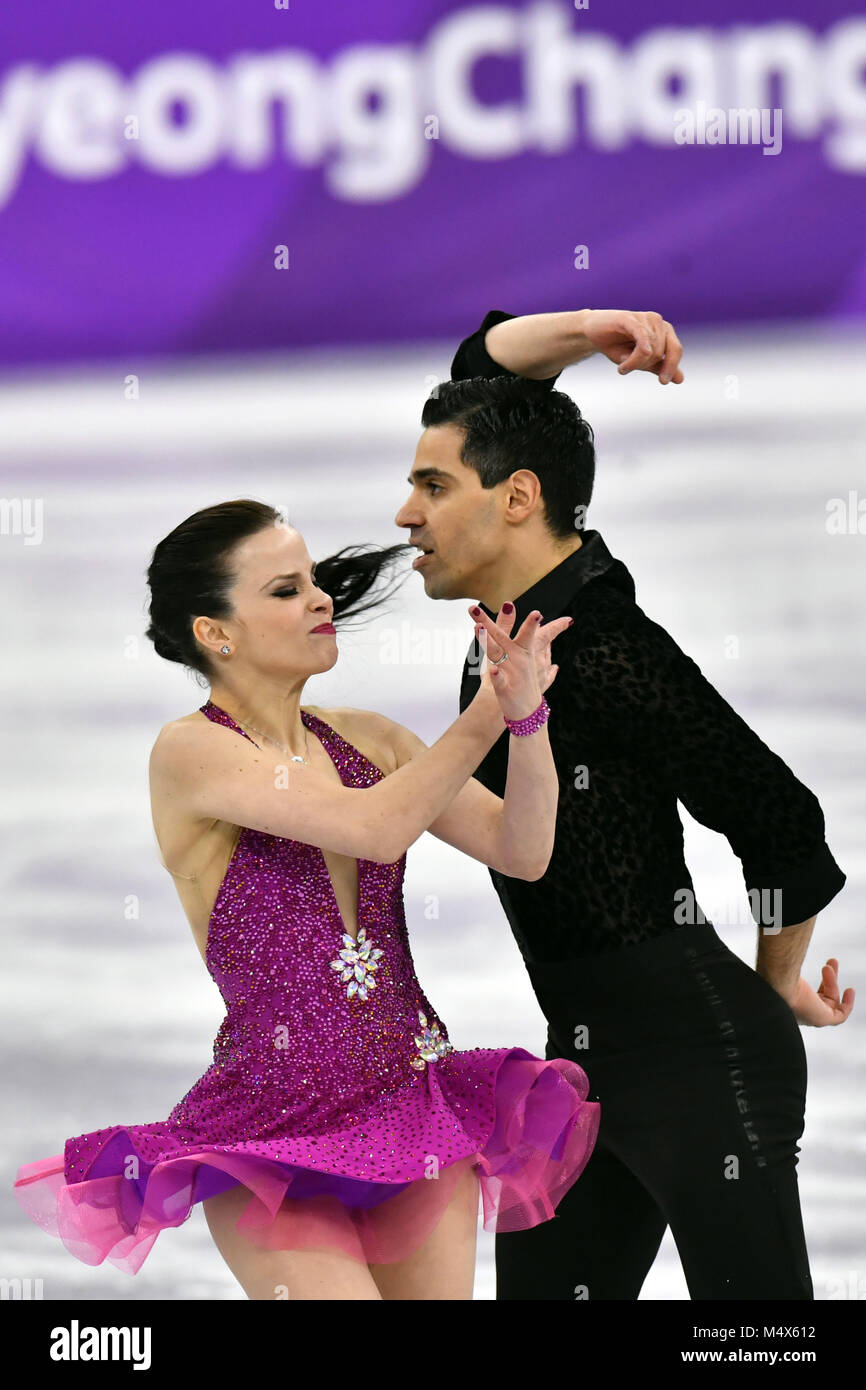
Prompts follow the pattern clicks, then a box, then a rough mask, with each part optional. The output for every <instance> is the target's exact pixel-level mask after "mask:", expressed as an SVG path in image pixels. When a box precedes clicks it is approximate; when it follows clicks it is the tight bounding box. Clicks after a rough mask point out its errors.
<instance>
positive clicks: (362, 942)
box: [331, 927, 384, 999]
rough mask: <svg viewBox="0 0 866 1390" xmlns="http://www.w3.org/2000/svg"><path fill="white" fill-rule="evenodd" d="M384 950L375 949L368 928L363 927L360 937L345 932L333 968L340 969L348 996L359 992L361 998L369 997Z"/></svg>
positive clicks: (341, 981) (350, 996)
mask: <svg viewBox="0 0 866 1390" xmlns="http://www.w3.org/2000/svg"><path fill="white" fill-rule="evenodd" d="M382 955H384V952H383V951H380V950H378V949H376V950H374V949H373V943H372V941H370V940H368V938H367V929H366V927H362V928H361V930H360V931H359V932H358V939H357V941H356V940H355V938H354V936H350V935H349V933H348V932H344V933H343V950H342V951H341V952H340V954H339V956H338V957H337V959H336V960H332V961H331V969H332V970H339V972H340V983H341V984H344V985H346V998H347V999H351V998H352V996H353V995H355V994H357V996H358V998H359V999H366V998H367V991H368V990H371V989H373V988H374V987H375V984H376V981H375V978H374V973H375V971H377V970H378V969H379V958H380V956H382Z"/></svg>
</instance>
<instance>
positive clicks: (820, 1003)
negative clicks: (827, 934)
mask: <svg viewBox="0 0 866 1390" xmlns="http://www.w3.org/2000/svg"><path fill="white" fill-rule="evenodd" d="M789 1003H790V1005H791V1008H792V1009H793V1011H794V1017H795V1018H796V1020H797V1022H798V1023H805V1024H807V1025H810V1026H811V1027H813V1028H826V1026H827V1024H834V1023H844V1022H845V1020H846V1018H847V1017H848V1015H849V1014H850V1012H851V1010H852V1009H853V1007H854V990H853V989H851V988H850V987H849V988H848V989H846V991H845V993H844V994H843V995H842V997H841V999H840V997H839V962H838V960H836V958H835V957H834V956H831V957H830V959H829V960H828V961H827V964H826V965H823V966H822V967H821V983H820V985H819V986H818V988H817V990H814V989H813V988H812V986H811V985H810V984H809V982H808V980H804V979H803V977H802V975H801V976H800V979H799V980H798V982H797V985H796V987H795V989H794V993H793V996H792V998H791V999H790V1000H789Z"/></svg>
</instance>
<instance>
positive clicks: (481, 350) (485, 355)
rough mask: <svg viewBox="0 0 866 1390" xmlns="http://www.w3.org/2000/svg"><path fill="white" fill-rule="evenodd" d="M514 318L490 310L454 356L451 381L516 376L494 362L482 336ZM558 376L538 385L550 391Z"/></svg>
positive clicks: (558, 374)
mask: <svg viewBox="0 0 866 1390" xmlns="http://www.w3.org/2000/svg"><path fill="white" fill-rule="evenodd" d="M515 317H516V315H515V314H506V313H505V312H504V310H502V309H491V310H490V313H489V314H486V315H485V317H484V320H483V322H482V324H481V327H480V328H479V329H478V330H477V332H475V333H473V334H471V335H470V337H468V338H464V339H463V342H462V343H461V344H460V346H459V348H458V349H457V351H456V353H455V354H454V361H453V362H452V363H451V380H452V381H464V380H465V379H466V378H467V377H471V376H513V377H516V376H518V375H519V373H518V372H510V371H509V370H508V368H507V367H503V366H502V365H501V363H499V362H494V360H493V358H492V357H491V356H490V353H489V352H488V351H487V348H486V347H485V346H484V335H485V334H486V332H487V330H488V328H492V327H493V325H494V324H495V323H505V322H506V320H507V319H513V318H515ZM560 375H561V373H559V372H557V374H556V376H551V377H546V378H545V379H544V380H543V381H540V382H539V385H540V386H548V387H550V388H551V389H552V388H553V387H554V385H555V384H556V382H557V380H558V379H559V377H560Z"/></svg>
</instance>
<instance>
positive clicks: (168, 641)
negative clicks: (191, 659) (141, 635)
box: [145, 623, 184, 662]
mask: <svg viewBox="0 0 866 1390" xmlns="http://www.w3.org/2000/svg"><path fill="white" fill-rule="evenodd" d="M145 636H146V637H149V638H150V640H151V642H152V643H153V646H154V650H155V651H156V654H157V656H161V657H163V658H164V659H165V660H166V661H180V662H182V661H183V659H184V657H183V652H182V651H181V648H180V646H179V644H178V643H177V642H176V641H175V639H174V638H173V637H170V636H169V635H168V633H167V632H163V631H162V629H161V628H157V627H155V626H154V624H153V623H151V624H150V627H149V628H148V629H147V632H146V634H145Z"/></svg>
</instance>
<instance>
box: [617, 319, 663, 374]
mask: <svg viewBox="0 0 866 1390" xmlns="http://www.w3.org/2000/svg"><path fill="white" fill-rule="evenodd" d="M653 319H659V323H658V324H657V323H655V322H654V321H653ZM660 323H661V320H660V315H658V314H656V315H654V316H650V315H649V314H630V315H629V316H628V332H630V333H631V334H632V335H633V337H634V347H633V349H632V351H631V352H630V353H629V355H628V357H627V358H626V359H625V361H624V362H621V363H620V366H619V368H618V370H619V373H620V375H621V376H625V375H626V373H627V372H633V371H641V370H643V371H646V369H647V368H648V367H650V365H651V364H652V363H653V362H657V361H660V360H661V358H662V357H663V356H664V337H663V335H662V333H661V328H660Z"/></svg>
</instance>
